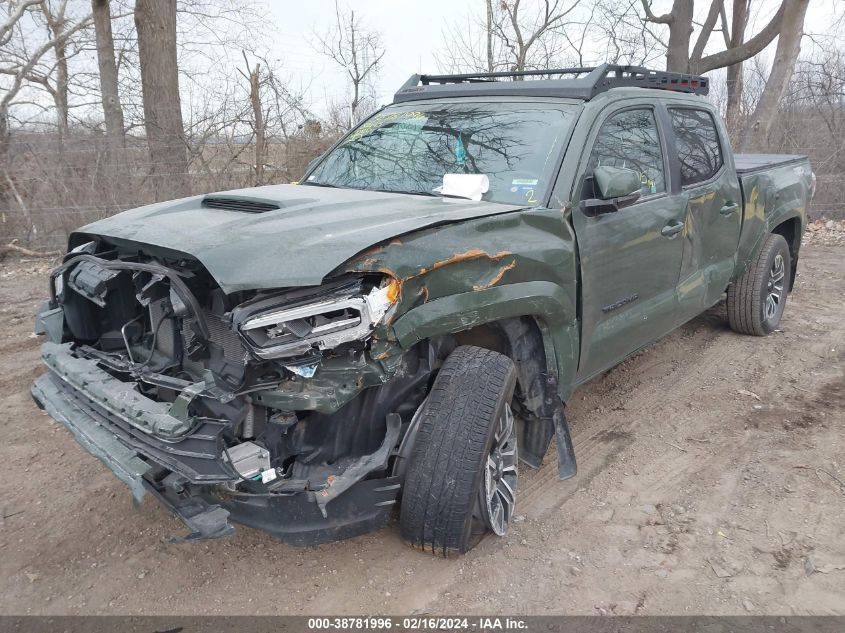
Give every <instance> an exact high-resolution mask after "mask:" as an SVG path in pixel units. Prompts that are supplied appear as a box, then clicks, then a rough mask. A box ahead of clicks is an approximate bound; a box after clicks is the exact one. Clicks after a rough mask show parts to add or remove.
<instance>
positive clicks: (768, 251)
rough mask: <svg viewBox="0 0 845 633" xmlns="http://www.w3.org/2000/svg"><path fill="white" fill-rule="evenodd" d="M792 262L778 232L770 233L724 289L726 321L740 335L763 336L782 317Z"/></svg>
mask: <svg viewBox="0 0 845 633" xmlns="http://www.w3.org/2000/svg"><path fill="white" fill-rule="evenodd" d="M791 270H792V261H791V257H790V254H789V245H788V244H787V243H786V240H785V239H784V238H783V236H782V235H777V234H775V233H772V234H770V235H768V236H767V237H766V240H765V242H763V247H762V248H761V249H760V253H759V254H758V255H757V257H756V259H755V260H754V262H752V264H751V265H750V266H749V267H748V270H746V271H745V273H744V274H743V275H742V277H740V278H739V279H738V280H737V281H735V282H734V283H733V284H731V285H730V287H729V288H728V300H727V307H728V322H729V323H730V326H731V329H733V330H734V331H735V332H739V333H741V334H751V335H753V336H766V335H767V334H769V333H771V332H773V331H774V330H775V329H776V328H777V326H778V324H779V323H780V319H781V317H782V316H783V310H784V307H785V306H786V295H787V292H788V289H789V281H790V279H789V277H790V274H791V272H790V271H791Z"/></svg>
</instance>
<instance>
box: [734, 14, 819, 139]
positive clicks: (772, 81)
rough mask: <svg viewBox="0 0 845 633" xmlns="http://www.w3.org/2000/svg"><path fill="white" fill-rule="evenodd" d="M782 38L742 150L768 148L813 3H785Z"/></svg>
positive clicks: (745, 134) (747, 129)
mask: <svg viewBox="0 0 845 633" xmlns="http://www.w3.org/2000/svg"><path fill="white" fill-rule="evenodd" d="M784 5H785V6H784V12H783V18H782V19H781V28H780V35H779V36H778V45H777V50H776V52H775V59H774V62H773V63H772V70H771V72H770V73H769V78H768V80H767V81H766V87H765V88H764V89H763V94H762V95H761V96H760V100H759V101H758V102H757V107H756V108H755V109H754V114H753V116H752V117H751V124H750V125H749V126H747V127H746V129H745V133H744V137H745V138H744V140H743V143H742V148H743V150H746V151H747V150H751V149H760V148H763V147H765V146H766V145H767V140H768V137H769V131H770V130H771V127H772V123H773V122H774V119H775V113H776V112H777V109H778V105H779V103H780V101H781V99H783V97H784V95H785V94H786V89H787V88H788V86H789V81H790V80H791V79H792V73H793V70H794V68H795V62H797V61H798V53H799V52H800V51H801V38H802V36H803V35H804V30H803V29H804V18H805V17H806V15H807V8H808V7H809V5H810V0H785V2H784Z"/></svg>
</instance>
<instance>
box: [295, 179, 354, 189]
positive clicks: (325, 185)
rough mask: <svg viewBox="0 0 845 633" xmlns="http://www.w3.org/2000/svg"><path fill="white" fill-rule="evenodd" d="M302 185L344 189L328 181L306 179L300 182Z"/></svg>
mask: <svg viewBox="0 0 845 633" xmlns="http://www.w3.org/2000/svg"><path fill="white" fill-rule="evenodd" d="M299 184H300V185H308V186H309V187H330V188H332V189H343V187H340V186H339V185H332V184H330V183H328V182H310V181H308V180H306V181H305V182H301V183H299Z"/></svg>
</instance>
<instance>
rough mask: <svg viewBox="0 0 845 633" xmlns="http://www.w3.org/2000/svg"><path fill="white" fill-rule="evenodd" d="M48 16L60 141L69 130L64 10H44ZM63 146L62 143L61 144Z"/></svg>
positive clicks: (54, 103)
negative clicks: (54, 13) (54, 70)
mask: <svg viewBox="0 0 845 633" xmlns="http://www.w3.org/2000/svg"><path fill="white" fill-rule="evenodd" d="M44 15H45V17H46V18H47V28H48V30H49V31H50V37H51V39H52V40H53V41H54V43H53V54H54V55H55V56H56V88H55V90H52V91H51V92H52V96H53V105H55V107H56V128H57V129H58V132H59V142H60V143H61V141H62V140H63V139H64V138H65V137H66V136H67V131H68V98H67V92H68V74H67V39H65V37H63V36H64V31H65V18H64V11H61V12H60V14H59V15H52V14H51V13H50V12H49V11H45V12H44ZM60 147H61V145H60Z"/></svg>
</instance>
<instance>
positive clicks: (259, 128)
mask: <svg viewBox="0 0 845 633" xmlns="http://www.w3.org/2000/svg"><path fill="white" fill-rule="evenodd" d="M243 56H244V62H245V63H246V72H244V71H242V70H241V69H240V68H239V69H238V72H239V73H241V75H243V77H244V79H246V80H247V81H248V82H249V102H250V106H251V107H252V131H253V134H254V135H255V184H256V185H261V184H264V165H265V163H266V162H267V141H266V136H265V127H264V110H263V109H262V107H261V83H262V81H261V63H260V62H256V63H255V66H254V67H250V64H249V59H248V58H247V56H246V51H243Z"/></svg>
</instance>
